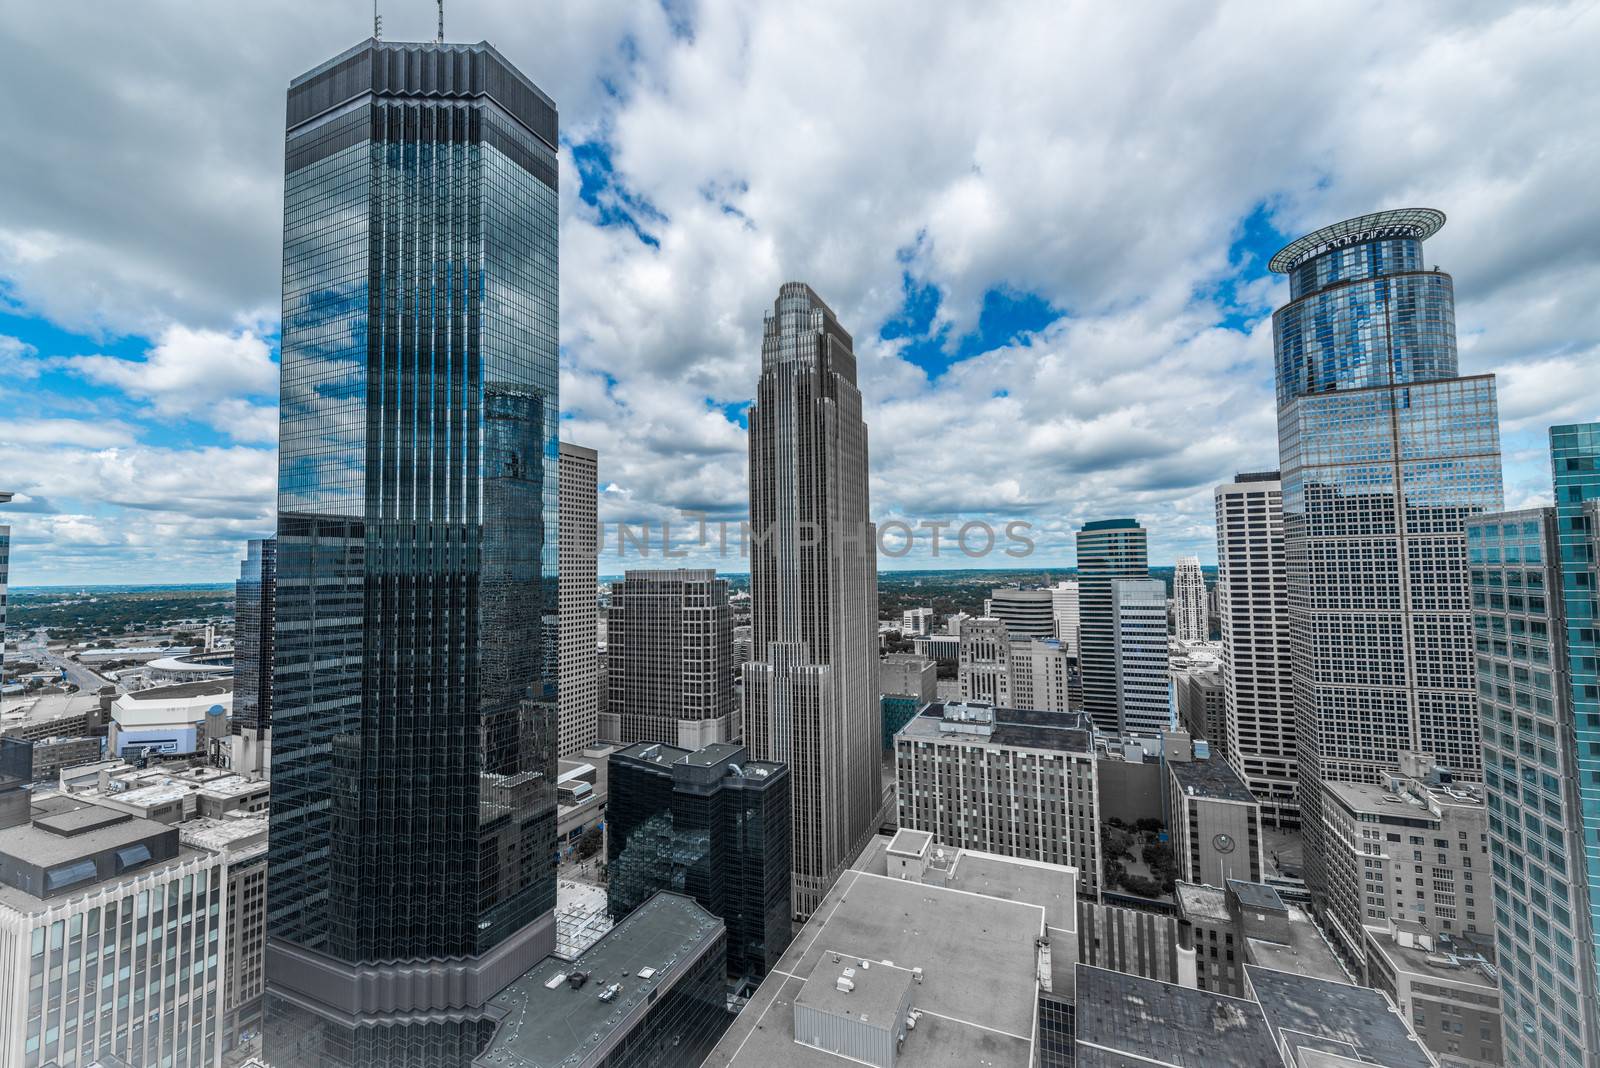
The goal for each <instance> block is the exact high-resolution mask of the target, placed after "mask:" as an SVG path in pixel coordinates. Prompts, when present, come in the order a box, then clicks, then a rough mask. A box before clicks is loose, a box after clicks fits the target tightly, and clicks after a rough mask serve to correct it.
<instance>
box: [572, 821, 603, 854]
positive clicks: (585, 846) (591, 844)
mask: <svg viewBox="0 0 1600 1068" xmlns="http://www.w3.org/2000/svg"><path fill="white" fill-rule="evenodd" d="M605 840H606V838H605V832H604V831H602V830H601V829H600V828H599V827H598V826H596V827H590V828H589V829H588V830H587V831H584V832H583V837H582V838H580V839H578V859H579V860H588V859H589V858H590V857H592V856H594V855H595V854H596V853H598V852H600V847H601V846H602V845H604V844H605Z"/></svg>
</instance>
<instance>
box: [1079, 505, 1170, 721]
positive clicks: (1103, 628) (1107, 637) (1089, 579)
mask: <svg viewBox="0 0 1600 1068" xmlns="http://www.w3.org/2000/svg"><path fill="white" fill-rule="evenodd" d="M1147 553H1148V550H1147V546H1146V541H1145V531H1144V528H1143V527H1141V526H1140V525H1139V524H1138V522H1137V521H1136V520H1133V519H1101V520H1097V521H1095V522H1093V523H1085V524H1084V526H1083V529H1082V530H1080V531H1078V636H1079V644H1080V646H1081V648H1080V649H1079V651H1078V662H1079V664H1080V665H1081V666H1082V675H1083V710H1084V711H1085V712H1087V713H1089V715H1090V716H1092V717H1094V722H1095V726H1097V727H1099V728H1101V729H1102V730H1108V731H1115V730H1117V729H1119V727H1118V724H1119V722H1120V717H1119V715H1118V712H1117V660H1116V631H1115V630H1114V629H1113V626H1112V618H1111V614H1112V605H1113V600H1112V596H1111V584H1112V583H1113V582H1114V581H1116V580H1117V579H1119V578H1137V579H1142V578H1149V577H1150V560H1149V556H1148V555H1147ZM1163 600H1164V598H1163Z"/></svg>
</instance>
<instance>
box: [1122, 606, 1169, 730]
mask: <svg viewBox="0 0 1600 1068" xmlns="http://www.w3.org/2000/svg"><path fill="white" fill-rule="evenodd" d="M1111 632H1112V642H1113V645H1112V655H1113V662H1114V664H1115V667H1116V683H1117V733H1119V734H1141V735H1144V736H1146V737H1153V736H1155V735H1158V734H1160V733H1161V732H1162V731H1164V730H1168V729H1170V728H1171V726H1172V697H1171V686H1170V684H1169V682H1168V678H1167V587H1166V584H1165V583H1163V582H1162V581H1161V580H1160V579H1114V580H1113V581H1112V583H1111Z"/></svg>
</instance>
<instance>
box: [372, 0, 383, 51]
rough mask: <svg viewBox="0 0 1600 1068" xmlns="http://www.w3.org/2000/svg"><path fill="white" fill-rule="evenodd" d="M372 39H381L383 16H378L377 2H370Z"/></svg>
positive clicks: (376, 0) (375, 0) (374, 0)
mask: <svg viewBox="0 0 1600 1068" xmlns="http://www.w3.org/2000/svg"><path fill="white" fill-rule="evenodd" d="M372 39H373V40H374V41H381V40H382V39H383V16H382V15H380V14H378V0H372Z"/></svg>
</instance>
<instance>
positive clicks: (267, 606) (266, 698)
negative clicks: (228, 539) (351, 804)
mask: <svg viewBox="0 0 1600 1068" xmlns="http://www.w3.org/2000/svg"><path fill="white" fill-rule="evenodd" d="M277 588H278V540H277V539H276V538H258V539H252V540H251V541H250V543H249V545H248V547H247V548H246V550H245V558H244V560H243V561H241V562H240V564H239V581H238V582H235V583H234V584H233V621H234V622H233V715H232V716H231V717H230V718H231V720H232V725H233V733H234V734H237V735H240V736H241V738H242V740H243V742H244V744H243V745H242V746H241V747H240V755H241V756H242V757H243V758H244V760H245V761H246V762H247V766H246V767H242V768H241V767H238V766H237V765H235V768H234V770H236V771H249V772H255V771H262V770H264V769H263V768H261V767H259V766H257V765H256V764H255V763H254V761H255V760H257V759H259V755H260V753H261V752H262V751H263V748H264V745H265V741H266V738H267V732H268V731H269V730H271V729H272V655H273V654H272V650H273V637H274V635H273V630H274V627H275V626H276V618H277V601H278V593H277Z"/></svg>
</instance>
